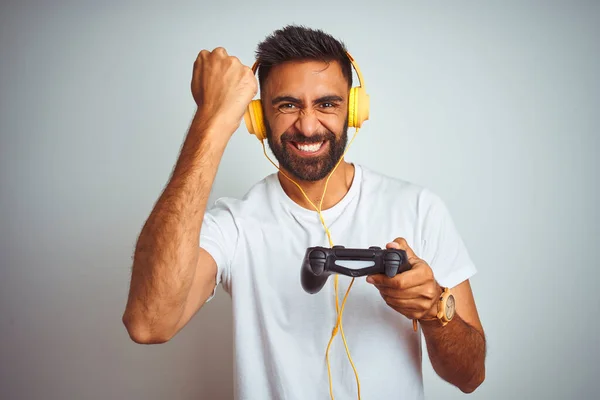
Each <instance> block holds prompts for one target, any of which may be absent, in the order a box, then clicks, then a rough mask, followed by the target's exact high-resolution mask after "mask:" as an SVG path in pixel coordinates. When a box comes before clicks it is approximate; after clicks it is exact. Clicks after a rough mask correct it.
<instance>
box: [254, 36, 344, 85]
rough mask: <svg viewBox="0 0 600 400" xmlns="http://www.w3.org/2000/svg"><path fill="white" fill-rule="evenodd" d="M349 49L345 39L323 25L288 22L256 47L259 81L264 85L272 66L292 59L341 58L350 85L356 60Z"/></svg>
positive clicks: (317, 59) (327, 60)
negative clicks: (347, 52) (339, 37)
mask: <svg viewBox="0 0 600 400" xmlns="http://www.w3.org/2000/svg"><path fill="white" fill-rule="evenodd" d="M346 51H347V50H346V45H345V44H344V43H343V42H342V41H340V40H338V39H335V38H334V37H333V36H332V35H330V34H328V33H325V32H324V31H322V30H320V29H312V28H307V27H305V26H299V25H287V26H285V27H283V28H281V29H278V30H276V31H274V32H273V33H272V34H270V35H269V36H267V37H266V38H265V40H264V41H262V42H261V43H259V45H258V48H257V50H256V61H257V62H258V63H259V67H258V82H259V83H260V85H261V86H262V85H263V84H264V82H265V80H266V79H267V76H268V75H269V72H270V71H271V68H272V67H274V66H276V65H279V64H282V63H285V62H288V61H305V60H315V61H323V62H326V63H330V62H335V61H337V62H338V63H339V64H340V66H341V68H342V74H343V75H344V77H345V78H346V80H347V81H348V89H350V88H351V87H352V63H351V62H350V59H349V58H348V55H347V54H346Z"/></svg>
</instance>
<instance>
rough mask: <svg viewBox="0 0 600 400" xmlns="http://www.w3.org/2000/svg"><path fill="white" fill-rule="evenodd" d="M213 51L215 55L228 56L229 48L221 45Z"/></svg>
mask: <svg viewBox="0 0 600 400" xmlns="http://www.w3.org/2000/svg"><path fill="white" fill-rule="evenodd" d="M211 53H212V54H213V55H215V56H219V57H227V56H228V54H227V50H225V48H224V47H221V46H219V47H215V48H214V49H213V51H212V52H211Z"/></svg>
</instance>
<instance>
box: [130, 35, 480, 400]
mask: <svg viewBox="0 0 600 400" xmlns="http://www.w3.org/2000/svg"><path fill="white" fill-rule="evenodd" d="M257 56H258V57H257V58H258V60H257V61H258V63H259V65H260V66H261V67H260V69H259V73H258V77H259V79H258V80H259V81H260V88H261V90H260V92H261V101H262V103H261V104H262V111H263V113H264V124H265V127H266V131H267V140H268V144H269V146H270V148H271V150H272V152H273V153H274V154H275V156H276V158H277V160H278V162H279V167H278V168H279V169H280V171H279V172H278V173H274V174H272V175H269V176H267V177H266V178H264V179H263V180H261V181H260V182H258V183H256V184H255V185H254V186H253V187H252V188H250V190H249V191H248V193H247V194H246V195H245V196H244V197H243V198H242V199H229V198H224V199H219V200H218V201H217V202H216V204H215V205H214V206H213V207H211V208H210V209H207V201H208V197H209V193H210V190H211V187H212V184H213V180H214V178H215V175H216V172H217V168H218V166H219V163H220V160H221V156H222V154H223V152H224V150H225V147H226V145H227V143H228V141H229V139H230V137H231V136H232V134H233V133H234V132H235V131H236V130H237V128H238V127H239V126H240V123H241V120H242V119H243V116H244V113H245V111H246V109H247V107H248V105H249V103H250V102H251V100H252V98H253V97H254V96H255V94H256V93H257V91H258V87H259V85H258V83H259V82H257V79H256V77H255V76H254V74H253V71H252V70H251V69H250V68H248V67H247V66H244V65H242V64H241V63H240V61H239V60H238V59H237V58H235V57H233V56H230V55H228V54H227V52H226V51H225V49H223V48H217V49H215V50H214V51H212V52H209V51H206V50H203V51H201V52H200V54H199V56H198V58H197V59H196V62H195V64H194V70H193V76H192V84H191V89H192V93H193V96H194V100H195V102H196V103H197V105H198V108H197V112H196V114H195V116H194V119H193V122H192V124H191V126H190V129H189V132H188V135H187V137H186V139H185V142H184V145H183V147H182V150H181V154H180V157H179V159H178V161H177V163H176V165H175V168H174V171H173V174H172V176H171V178H170V180H169V182H168V185H167V186H166V188H165V190H164V192H163V193H162V195H161V196H160V198H159V200H158V202H157V203H156V206H155V208H154V210H153V212H152V213H151V215H150V217H149V218H148V220H147V222H146V224H145V225H144V227H143V229H142V232H141V234H140V237H139V239H138V243H137V247H136V251H135V256H134V264H133V272H132V281H131V288H130V293H129V300H128V303H127V307H126V310H125V313H124V316H123V321H124V324H125V326H126V327H127V330H128V332H129V334H130V336H131V338H132V339H133V340H134V341H135V342H137V343H146V344H150V343H163V342H166V341H168V340H170V339H171V338H172V337H173V336H175V335H176V334H177V332H179V331H180V330H181V329H182V328H183V327H184V326H185V325H186V324H187V323H188V322H189V321H190V319H191V318H192V317H193V316H194V314H195V313H196V312H197V311H198V310H199V309H200V308H201V307H202V305H204V304H205V303H206V302H207V301H209V300H210V299H211V298H212V296H213V295H214V291H215V288H216V286H217V285H218V284H222V285H223V287H224V288H225V290H226V291H227V292H229V293H230V294H231V296H232V302H233V315H234V329H235V331H234V340H235V354H236V364H235V371H236V373H235V382H234V385H235V386H234V387H235V395H236V398H240V399H324V398H326V397H329V396H331V397H332V398H333V396H334V395H335V396H336V397H337V398H338V399H350V398H357V397H359V394H360V396H363V397H364V398H365V399H391V398H402V399H418V398H422V397H423V384H422V372H421V342H420V337H421V336H420V334H419V332H421V331H422V332H423V335H424V337H425V341H426V345H427V348H428V353H429V356H430V360H431V363H432V365H433V368H434V369H435V371H436V372H437V374H439V376H440V377H441V378H443V379H445V380H446V381H448V382H450V383H452V384H454V385H455V386H457V387H458V388H459V389H460V390H462V391H463V392H472V391H474V390H475V389H476V388H477V387H478V386H479V385H480V384H481V383H482V381H483V380H484V375H485V373H484V370H485V368H484V361H485V338H484V332H483V329H482V326H481V323H480V321H479V317H478V313H477V310H476V307H475V302H474V299H473V295H472V292H471V288H470V285H469V278H470V277H471V276H472V275H473V274H474V273H475V267H474V265H473V263H472V261H471V260H470V258H469V255H468V253H467V251H466V249H465V246H464V244H463V242H462V240H461V238H460V236H459V234H458V233H457V231H456V230H455V227H454V225H453V222H452V219H451V217H450V215H449V212H448V210H447V209H446V207H445V205H444V203H443V202H442V201H441V200H440V198H439V197H437V196H436V195H435V194H434V193H432V192H431V191H429V190H427V189H425V188H422V187H419V186H417V185H414V184H411V183H409V182H405V181H402V180H400V179H394V178H390V177H387V176H385V175H383V174H380V173H376V172H374V171H372V170H370V169H368V168H367V167H364V166H361V165H357V164H353V163H349V162H347V161H345V160H343V159H341V157H342V155H343V153H344V149H345V147H346V144H347V127H348V110H349V105H348V100H349V99H348V97H349V91H350V88H351V87H352V74H351V62H350V60H349V58H348V55H347V53H346V49H345V47H344V45H343V44H342V43H341V42H339V41H337V40H335V39H334V38H333V37H331V36H330V35H328V34H325V33H324V32H322V31H319V30H312V29H307V28H304V27H298V26H288V27H286V28H284V29H281V30H278V31H275V32H274V33H273V34H272V35H271V36H269V37H268V38H266V40H265V41H264V42H262V43H261V44H260V45H259V47H258V51H257ZM382 152H385V149H382ZM390 156H393V154H392V153H390ZM338 160H341V161H340V163H339V165H337V168H334V167H335V166H336V163H337V162H338ZM240 167H242V164H241V162H240ZM244 167H246V166H244ZM330 174H331V177H330V178H329V180H328V182H327V191H326V194H325V196H324V197H323V198H321V196H322V194H323V191H324V186H325V183H326V180H327V178H328V177H329V175H330ZM288 178H289V179H288ZM309 200H310V201H309ZM314 205H320V206H321V209H322V213H321V215H322V218H323V219H322V220H321V215H319V213H317V212H316V211H315V208H314V207H313V206H314ZM317 207H318V206H317ZM323 223H324V224H325V225H326V226H327V228H328V229H329V234H330V236H328V235H327V234H326V231H325V229H324V226H323ZM329 237H331V242H330V241H329ZM331 243H333V244H338V245H343V246H345V247H354V248H368V247H370V246H379V247H384V246H385V247H388V248H399V249H403V250H405V251H406V252H407V254H408V256H409V262H410V265H411V269H410V270H409V271H406V272H403V273H401V274H398V275H396V276H395V277H394V278H388V277H387V276H385V275H383V274H378V275H372V276H370V277H369V279H366V278H360V279H356V280H354V281H352V287H351V290H350V292H349V294H348V297H347V301H346V303H345V306H344V307H345V308H344V310H345V311H344V313H343V327H341V328H340V329H339V331H337V330H336V332H335V333H336V334H337V335H336V337H335V339H338V340H334V341H333V343H332V344H331V347H330V348H329V347H328V344H329V342H330V339H331V337H332V328H333V327H334V325H335V322H336V319H337V315H338V314H337V311H336V298H335V296H336V294H335V291H334V287H333V286H334V283H333V279H330V280H329V281H328V282H327V284H326V285H325V287H324V288H323V289H322V290H321V291H319V292H318V293H317V294H308V293H306V292H305V291H304V290H303V289H302V287H301V284H300V267H301V263H302V259H303V256H304V253H305V251H306V249H307V247H312V246H329V245H330V244H331ZM338 279H339V285H340V286H339V292H340V293H341V294H343V293H345V292H346V290H347V289H348V287H349V285H350V283H351V279H350V278H349V277H346V276H338ZM445 287H449V288H450V292H451V293H452V295H453V296H454V299H455V304H456V308H455V309H456V313H455V315H454V317H453V318H452V319H451V320H450V321H449V322H448V321H447V320H444V319H443V318H442V319H440V318H438V308H439V307H440V298H444V299H447V298H448V296H447V295H445V296H443V293H444V289H443V288H445ZM339 301H340V302H341V299H340V300H339ZM445 304H446V303H444V306H445ZM416 320H418V321H419V323H418V326H419V327H420V330H418V331H417V332H415V331H414V330H413V328H414V326H413V321H416ZM342 334H343V335H342ZM340 336H343V337H340ZM326 350H328V351H327V352H326ZM326 353H327V354H326ZM355 377H356V378H357V379H356V380H355Z"/></svg>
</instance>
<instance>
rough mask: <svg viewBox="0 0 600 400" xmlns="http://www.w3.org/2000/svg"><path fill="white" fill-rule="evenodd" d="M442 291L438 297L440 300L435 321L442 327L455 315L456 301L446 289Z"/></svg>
mask: <svg viewBox="0 0 600 400" xmlns="http://www.w3.org/2000/svg"><path fill="white" fill-rule="evenodd" d="M443 289H444V291H443V292H442V294H441V295H440V299H439V301H438V313H437V319H438V320H439V321H440V323H441V324H442V326H446V324H447V323H448V322H450V321H452V318H453V317H454V314H455V313H456V301H455V299H454V295H453V294H452V293H450V289H448V288H447V287H445V288H443Z"/></svg>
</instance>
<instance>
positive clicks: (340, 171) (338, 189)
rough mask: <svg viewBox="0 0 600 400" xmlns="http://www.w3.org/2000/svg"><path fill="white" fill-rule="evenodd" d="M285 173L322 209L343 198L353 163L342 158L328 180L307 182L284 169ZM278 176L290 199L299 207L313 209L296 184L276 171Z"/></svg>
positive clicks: (346, 191)
mask: <svg viewBox="0 0 600 400" xmlns="http://www.w3.org/2000/svg"><path fill="white" fill-rule="evenodd" d="M285 174H286V175H287V176H289V177H290V178H292V179H293V180H294V181H295V182H296V183H297V184H298V185H300V187H301V188H302V190H303V191H304V193H306V196H307V197H308V198H309V199H310V201H312V203H313V204H314V205H315V206H317V207H319V204H321V210H322V211H323V210H327V209H329V208H331V207H333V206H335V205H336V204H337V203H339V202H340V201H341V200H342V198H344V196H345V195H346V193H348V190H350V186H351V185H352V180H353V179H354V165H352V164H350V163H347V162H346V161H344V160H342V161H341V162H340V165H338V167H337V168H336V170H335V171H334V172H333V175H331V177H329V181H327V177H325V178H324V179H322V180H320V181H316V182H307V181H302V180H299V179H297V178H295V177H294V176H293V175H292V174H290V173H289V172H288V171H285ZM278 178H279V182H280V183H281V186H282V188H283V191H284V192H285V193H286V194H287V195H288V196H289V198H290V199H292V200H293V201H294V202H296V203H297V204H298V205H300V206H301V207H304V208H307V209H309V210H315V208H314V207H313V206H312V204H310V203H309V202H308V200H307V199H306V197H304V195H303V194H302V192H301V191H300V189H299V188H298V186H296V185H295V184H294V183H292V182H290V180H289V179H288V178H286V177H285V176H284V175H282V174H281V172H279V173H278ZM326 182H328V183H327V191H326V193H325V198H324V199H322V203H321V196H323V190H324V189H325V183H326Z"/></svg>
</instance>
